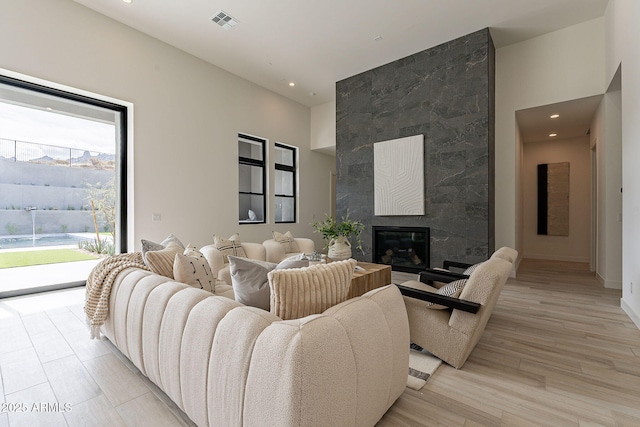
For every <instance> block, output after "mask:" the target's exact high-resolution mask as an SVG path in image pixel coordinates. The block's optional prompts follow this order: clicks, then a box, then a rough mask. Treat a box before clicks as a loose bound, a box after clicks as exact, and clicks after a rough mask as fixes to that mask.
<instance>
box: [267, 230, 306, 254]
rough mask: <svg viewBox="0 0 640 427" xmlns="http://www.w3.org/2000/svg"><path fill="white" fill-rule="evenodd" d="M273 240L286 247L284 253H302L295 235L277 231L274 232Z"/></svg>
mask: <svg viewBox="0 0 640 427" xmlns="http://www.w3.org/2000/svg"><path fill="white" fill-rule="evenodd" d="M272 233H273V240H275V241H276V242H279V243H280V244H281V245H282V246H284V253H286V254H288V253H291V252H300V248H299V247H298V244H297V243H296V241H295V239H294V237H293V234H291V232H290V231H287V232H286V233H284V234H282V233H278V232H277V231H273V232H272Z"/></svg>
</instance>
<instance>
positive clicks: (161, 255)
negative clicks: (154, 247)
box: [146, 242, 184, 279]
mask: <svg viewBox="0 0 640 427" xmlns="http://www.w3.org/2000/svg"><path fill="white" fill-rule="evenodd" d="M183 250H184V248H183V247H181V246H179V245H178V244H177V243H175V242H171V243H169V245H168V246H167V247H165V248H163V249H160V250H158V251H147V257H146V261H147V262H146V264H147V267H149V269H150V270H151V271H153V272H154V273H156V274H160V275H162V276H166V277H169V278H170V279H173V278H174V277H173V261H174V260H175V258H176V254H181V253H182V251H183Z"/></svg>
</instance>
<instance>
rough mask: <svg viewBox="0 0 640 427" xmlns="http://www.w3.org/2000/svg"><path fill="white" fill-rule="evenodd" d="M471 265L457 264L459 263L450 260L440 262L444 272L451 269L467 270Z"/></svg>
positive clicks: (465, 263)
mask: <svg viewBox="0 0 640 427" xmlns="http://www.w3.org/2000/svg"><path fill="white" fill-rule="evenodd" d="M472 265H473V264H469V263H467V262H459V261H450V260H444V261H443V262H442V267H443V268H444V269H446V270H449V269H450V268H451V267H454V268H462V269H464V270H466V269H467V268H469V267H471V266H472Z"/></svg>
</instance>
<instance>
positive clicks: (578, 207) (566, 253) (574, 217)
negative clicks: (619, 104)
mask: <svg viewBox="0 0 640 427" xmlns="http://www.w3.org/2000/svg"><path fill="white" fill-rule="evenodd" d="M523 159H524V163H523V169H522V174H521V176H522V181H523V183H522V184H523V206H524V209H523V217H524V218H523V225H524V228H523V251H522V255H523V257H524V258H534V259H550V260H557V261H573V262H589V257H590V247H591V221H590V219H591V215H589V212H590V211H591V150H590V148H589V137H588V136H584V137H579V138H572V139H565V140H557V141H544V142H530V143H525V144H524V146H523ZM561 162H569V186H570V187H569V235H568V236H544V235H538V234H537V221H538V215H537V214H538V201H537V194H538V170H537V166H538V165H539V164H545V163H561Z"/></svg>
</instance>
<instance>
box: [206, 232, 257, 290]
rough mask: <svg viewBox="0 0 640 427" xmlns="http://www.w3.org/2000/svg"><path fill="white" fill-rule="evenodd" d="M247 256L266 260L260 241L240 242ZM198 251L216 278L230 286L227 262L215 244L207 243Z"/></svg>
mask: <svg viewBox="0 0 640 427" xmlns="http://www.w3.org/2000/svg"><path fill="white" fill-rule="evenodd" d="M242 248H243V249H244V252H245V254H246V255H247V258H249V259H256V260H259V261H266V251H265V247H264V246H263V245H261V244H260V243H244V242H243V243H242ZM200 252H202V254H203V255H204V257H205V258H206V259H207V262H208V263H209V266H210V267H211V272H212V273H213V275H214V276H215V277H216V279H217V280H221V281H223V282H225V283H226V284H227V285H230V286H231V272H230V270H229V262H228V261H227V260H225V257H224V256H223V255H222V252H220V251H219V250H218V249H217V248H216V246H215V245H213V244H211V245H207V246H204V247H203V248H202V249H200Z"/></svg>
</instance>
